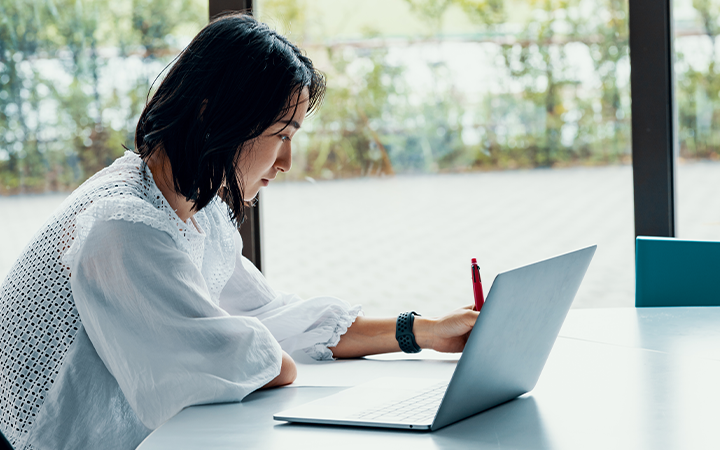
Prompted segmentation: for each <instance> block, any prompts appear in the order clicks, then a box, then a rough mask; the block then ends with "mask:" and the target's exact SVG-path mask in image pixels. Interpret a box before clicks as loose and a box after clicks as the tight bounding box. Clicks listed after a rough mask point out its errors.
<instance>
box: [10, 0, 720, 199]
mask: <svg viewBox="0 0 720 450" xmlns="http://www.w3.org/2000/svg"><path fill="white" fill-rule="evenodd" d="M393 1H394V3H393V4H394V5H395V7H397V8H400V9H402V10H403V11H410V16H411V17H405V18H404V19H405V20H407V21H415V22H416V23H418V24H420V26H418V27H416V30H420V31H416V32H415V34H414V35H407V36H400V37H398V36H397V35H392V36H388V33H387V25H381V23H380V22H381V21H379V20H378V21H376V22H371V23H370V24H369V25H362V26H361V27H360V28H359V29H360V30H361V36H358V33H356V32H352V33H350V32H348V33H345V34H342V33H344V31H343V30H344V29H345V28H346V26H347V27H350V24H351V23H354V22H353V19H354V17H352V16H351V15H347V14H346V15H345V16H342V15H341V14H339V15H338V16H337V17H335V18H334V20H335V22H334V23H331V22H332V21H328V20H326V19H324V18H323V16H322V15H323V14H329V12H328V10H327V8H326V7H327V6H328V5H330V4H331V3H329V2H328V3H323V4H324V5H325V7H323V8H321V7H319V6H317V5H318V4H319V3H317V2H314V1H309V0H258V1H257V2H256V6H257V7H258V10H259V13H260V18H261V20H264V19H266V18H267V19H270V23H271V24H273V26H275V27H277V28H278V29H279V31H281V32H282V33H284V34H286V35H288V36H289V37H290V39H291V40H293V41H294V42H296V43H297V44H298V45H299V46H300V47H301V48H304V49H306V50H307V51H308V54H309V56H310V57H311V58H312V59H313V61H315V63H316V64H317V65H318V66H319V67H320V68H321V69H322V70H323V71H324V72H326V74H327V76H328V91H327V95H326V99H325V102H324V104H323V105H322V107H321V108H320V110H319V111H318V112H317V113H316V115H315V117H314V118H310V119H309V120H308V121H306V124H307V125H306V126H304V128H307V131H306V132H304V133H302V134H301V135H299V139H298V142H297V143H296V144H297V145H296V147H295V151H296V153H295V168H294V170H293V171H291V172H290V174H289V175H288V176H289V177H292V178H303V177H306V176H310V177H315V178H335V177H356V176H379V175H391V174H394V173H402V172H405V173H407V172H447V171H453V172H458V171H469V170H492V169H508V168H518V167H553V166H559V165H568V164H612V163H617V162H627V161H629V159H630V131H631V127H630V92H629V80H628V76H629V55H628V10H627V8H628V5H627V0H393ZM333 4H334V3H333ZM343 4H344V3H343ZM398 5H399V6H398ZM693 6H694V8H695V11H696V13H697V16H696V22H695V23H694V25H693V27H694V28H693V30H699V31H698V32H699V33H700V34H701V35H702V36H700V38H703V39H706V41H709V42H710V48H711V54H710V55H707V58H706V59H705V60H704V62H703V60H700V62H698V61H699V60H698V58H697V57H696V56H697V55H696V54H695V53H693V54H692V55H691V54H689V53H688V54H685V53H684V52H683V51H682V50H681V51H679V52H678V53H677V59H676V60H677V68H678V70H677V96H676V98H677V101H678V113H679V114H678V118H679V133H680V144H681V148H680V151H681V155H682V156H683V157H686V158H719V157H720V131H718V130H720V127H718V124H719V123H720V67H718V65H717V56H718V55H717V54H716V51H717V48H716V47H717V44H716V39H717V36H718V35H719V34H720V22H718V20H717V17H718V14H720V0H693ZM403 8H404V9H403ZM206 20H207V1H206V0H121V1H111V0H31V1H29V2H20V1H17V0H0V194H7V193H18V192H39V191H46V190H67V189H72V188H73V187H75V186H77V185H78V184H79V183H81V182H82V181H83V180H85V179H86V178H87V177H89V176H90V175H92V174H93V173H95V172H96V171H97V170H99V169H101V168H102V167H105V166H106V165H108V164H109V163H110V162H112V160H113V159H115V158H116V157H117V156H119V155H120V154H121V153H122V151H123V148H122V145H128V146H132V142H133V136H134V129H135V125H136V123H135V122H136V120H137V117H138V116H139V114H140V112H141V110H142V108H143V106H144V104H145V101H146V96H147V94H148V90H149V88H150V82H151V81H152V80H153V79H154V78H155V76H157V74H158V73H159V72H160V71H161V70H162V68H163V67H164V65H165V64H167V63H169V62H170V61H171V60H172V58H173V56H174V55H175V54H176V53H177V52H178V51H179V49H180V48H181V47H182V45H184V44H185V42H186V40H187V39H188V38H190V37H191V36H192V35H194V34H195V33H196V32H197V31H199V29H200V28H201V27H202V26H203V25H204V23H205V22H206ZM463 21H464V22H463ZM460 22H463V23H465V24H466V25H463V26H465V28H464V29H463V30H464V31H462V32H459V31H456V30H455V29H454V28H453V27H455V26H456V25H457V24H458V23H460ZM328 23H330V25H328ZM467 24H469V25H467ZM508 24H514V25H512V26H511V25H508ZM352 26H354V27H356V28H358V27H359V26H358V25H357V23H355V24H354V25H352ZM383 26H385V27H386V28H385V31H382V30H383V28H382V27H383ZM468 27H470V28H468ZM328 30H331V31H328ZM337 33H340V34H341V35H337ZM463 33H464V34H463ZM390 34H392V33H390ZM453 39H455V40H456V41H457V40H459V41H462V43H463V44H469V45H470V46H471V47H467V49H466V50H464V51H465V52H467V58H468V59H473V58H477V57H479V56H482V55H484V56H485V57H487V56H488V55H491V56H492V55H494V56H492V58H493V62H492V64H494V65H495V66H496V70H497V71H498V72H497V73H501V74H504V75H502V76H500V77H499V78H500V80H499V81H497V83H499V84H497V86H495V85H493V87H492V88H488V89H484V90H483V89H474V90H470V89H468V86H463V85H460V84H459V83H460V82H459V81H458V80H459V78H458V76H457V75H458V74H457V68H455V67H453V68H451V67H450V66H449V62H448V61H449V60H447V59H445V58H444V57H443V55H442V53H443V52H444V51H445V49H446V48H447V47H443V46H444V45H446V43H447V42H451V41H452V40H453ZM452 42H455V41H452ZM676 42H677V41H676ZM676 45H677V44H676ZM414 48H422V49H423V51H426V50H427V51H429V52H430V53H433V54H437V55H439V56H437V57H434V58H429V57H428V58H425V59H422V61H424V62H420V65H421V66H423V65H424V66H423V67H419V66H418V61H415V60H413V59H412V58H410V57H408V56H407V55H406V54H410V53H411V52H412V51H413V50H412V49H414ZM686 50H687V51H688V52H689V50H688V49H686ZM398 55H401V56H400V57H399V56H398ZM691 56H693V58H691ZM578 58H585V61H586V62H584V63H583V64H585V66H584V67H588V64H589V65H590V66H591V68H592V74H591V75H587V74H584V75H583V74H579V73H578V67H579V65H578V61H577V59H578ZM119 60H121V61H124V63H122V64H120V65H118V61H119ZM113 71H117V72H120V73H119V76H118V77H117V78H114V77H111V79H112V80H116V81H112V82H110V83H108V81H103V80H104V78H103V77H107V76H108V74H109V73H111V72H113ZM420 72H423V75H422V76H423V77H425V78H427V82H426V83H425V84H422V83H421V84H418V83H417V82H416V80H415V78H417V77H418V73H420ZM120 75H121V76H120ZM477 78H478V80H477V84H478V85H482V84H484V83H486V81H487V80H485V79H484V78H483V75H482V74H478V75H477ZM496 78H497V76H496ZM105 80H107V78H105ZM588 80H589V81H588ZM108 84H110V86H109V87H108ZM418 86H423V87H418ZM473 87H475V86H473Z"/></svg>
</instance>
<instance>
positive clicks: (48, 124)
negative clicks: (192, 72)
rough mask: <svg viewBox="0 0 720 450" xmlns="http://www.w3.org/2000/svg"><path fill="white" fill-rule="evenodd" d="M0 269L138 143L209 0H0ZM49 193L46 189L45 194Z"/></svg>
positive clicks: (203, 17)
mask: <svg viewBox="0 0 720 450" xmlns="http://www.w3.org/2000/svg"><path fill="white" fill-rule="evenodd" d="M0 14H1V16H2V20H0V211H1V214H2V216H1V217H2V220H0V277H4V275H5V274H6V273H7V271H8V270H9V268H10V265H11V264H12V263H13V262H14V260H15V258H16V257H17V256H18V255H19V253H20V251H21V250H22V248H23V247H24V245H25V243H26V242H27V241H28V240H29V239H30V238H31V237H32V235H33V234H34V232H35V230H37V229H38V228H39V226H40V225H41V224H42V222H43V221H44V220H45V219H46V218H47V217H49V216H50V214H51V213H52V211H53V210H54V208H55V207H57V206H58V205H59V204H60V202H61V201H62V200H63V199H64V198H65V196H66V195H67V192H69V191H71V190H72V189H74V188H75V187H76V186H78V185H79V184H80V183H82V182H83V181H84V180H85V179H87V178H88V177H90V176H91V175H92V174H94V173H95V172H97V171H98V170H100V169H102V168H103V167H105V166H106V165H108V164H110V163H111V162H112V161H113V160H114V159H115V158H117V157H118V156H120V155H122V153H123V151H124V149H123V147H122V146H123V145H126V146H127V147H129V148H132V147H133V137H134V131H135V125H136V121H137V118H138V116H139V115H140V112H141V111H142V108H143V106H144V104H145V100H146V96H147V94H148V89H149V88H150V85H151V83H152V82H153V80H154V79H155V77H156V76H157V75H158V74H159V73H160V72H161V71H162V69H163V68H164V67H165V66H166V65H167V64H168V63H169V62H170V61H171V60H172V59H173V58H174V56H175V55H176V54H177V53H178V52H179V51H180V49H182V48H183V47H184V46H185V45H186V44H187V43H189V42H190V39H192V37H193V36H194V35H195V34H196V33H197V32H198V31H199V30H200V29H201V28H202V27H203V26H204V25H205V24H206V23H207V17H208V4H207V1H206V0H116V1H109V0H33V1H30V2H18V1H14V0H0ZM38 194H43V195H38Z"/></svg>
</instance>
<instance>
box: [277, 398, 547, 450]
mask: <svg viewBox="0 0 720 450" xmlns="http://www.w3.org/2000/svg"><path fill="white" fill-rule="evenodd" d="M274 429H275V430H276V432H279V433H282V432H284V431H288V432H292V433H293V434H294V435H296V436H297V437H300V436H301V435H302V434H304V433H303V429H305V430H306V432H307V434H308V436H310V435H312V436H317V432H318V431H323V433H324V434H325V433H327V434H334V433H343V434H345V433H347V432H348V431H351V432H352V434H353V439H354V440H356V439H359V440H361V441H362V440H363V439H362V435H363V434H368V435H371V436H373V437H374V438H377V437H378V435H382V438H381V439H382V440H383V442H385V443H389V441H387V439H391V438H401V439H404V441H403V442H404V443H405V445H404V446H403V447H405V448H409V447H408V443H409V441H408V439H411V438H413V437H415V436H417V437H419V436H424V437H425V438H427V437H430V439H431V441H432V442H433V443H434V444H435V445H436V446H437V448H473V447H475V448H476V447H478V446H479V445H483V446H485V445H490V446H492V447H495V446H497V447H498V448H531V449H550V448H552V446H551V444H550V442H549V439H548V438H547V436H546V433H545V429H544V427H543V424H542V420H541V418H540V411H539V410H538V407H537V403H536V402H535V399H534V398H533V397H532V396H530V395H527V396H523V397H520V398H517V399H515V400H512V401H510V402H507V403H505V404H503V405H500V406H497V407H495V408H492V409H489V410H487V411H485V412H482V413H480V414H476V415H474V416H472V417H469V418H467V419H465V420H461V421H460V422H457V423H455V424H452V425H449V426H447V427H445V428H442V429H440V430H438V431H433V432H429V431H411V430H389V429H386V428H364V427H347V426H334V425H309V424H290V423H279V424H277V425H275V426H274ZM388 448H390V447H388Z"/></svg>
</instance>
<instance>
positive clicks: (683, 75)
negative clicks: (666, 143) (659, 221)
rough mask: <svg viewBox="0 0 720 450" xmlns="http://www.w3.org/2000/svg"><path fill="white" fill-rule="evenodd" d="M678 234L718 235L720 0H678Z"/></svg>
mask: <svg viewBox="0 0 720 450" xmlns="http://www.w3.org/2000/svg"><path fill="white" fill-rule="evenodd" d="M673 6H674V11H673V13H674V28H675V77H676V89H675V98H676V101H677V105H678V106H677V107H678V131H679V133H678V135H679V136H678V137H679V139H678V140H679V158H678V165H677V171H676V174H677V211H678V237H680V238H685V239H709V240H720V54H718V51H719V49H718V45H720V42H719V41H718V35H720V0H675V1H674V5H673Z"/></svg>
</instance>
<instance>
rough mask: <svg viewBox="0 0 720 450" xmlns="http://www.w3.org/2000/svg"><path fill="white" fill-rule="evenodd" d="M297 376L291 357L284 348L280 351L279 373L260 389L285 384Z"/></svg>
mask: <svg viewBox="0 0 720 450" xmlns="http://www.w3.org/2000/svg"><path fill="white" fill-rule="evenodd" d="M296 378H297V367H296V366H295V361H293V359H292V357H291V356H290V355H288V354H287V353H286V352H285V351H284V350H283V352H282V366H281V367H280V375H278V376H276V377H275V378H273V380H272V381H271V382H269V383H268V384H266V385H265V386H263V387H262V388H261V389H269V388H274V387H278V386H285V385H288V384H290V383H292V382H293V381H295V379H296Z"/></svg>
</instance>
